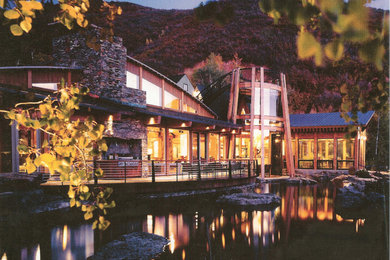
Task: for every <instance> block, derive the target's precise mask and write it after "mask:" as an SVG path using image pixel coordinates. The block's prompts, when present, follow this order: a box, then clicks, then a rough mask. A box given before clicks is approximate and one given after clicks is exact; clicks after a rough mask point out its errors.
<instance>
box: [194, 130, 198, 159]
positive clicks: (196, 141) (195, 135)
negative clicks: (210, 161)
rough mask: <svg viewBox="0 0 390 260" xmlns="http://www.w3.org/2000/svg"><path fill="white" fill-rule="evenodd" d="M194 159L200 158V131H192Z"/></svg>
mask: <svg viewBox="0 0 390 260" xmlns="http://www.w3.org/2000/svg"><path fill="white" fill-rule="evenodd" d="M192 159H193V160H195V161H196V160H199V155H198V133H192Z"/></svg>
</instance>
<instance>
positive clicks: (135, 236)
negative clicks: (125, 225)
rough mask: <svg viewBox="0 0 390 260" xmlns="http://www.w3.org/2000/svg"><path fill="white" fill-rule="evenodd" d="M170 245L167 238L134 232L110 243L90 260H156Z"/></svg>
mask: <svg viewBox="0 0 390 260" xmlns="http://www.w3.org/2000/svg"><path fill="white" fill-rule="evenodd" d="M168 244H169V240H168V239H166V238H165V237H161V236H158V235H154V234H150V233H145V232H133V233H130V234H126V235H123V236H121V237H120V238H119V239H118V240H114V241H111V242H109V243H108V244H106V245H104V246H103V247H102V248H101V249H100V250H99V251H98V252H97V253H96V254H94V255H93V256H91V257H88V259H89V260H105V259H113V260H114V259H134V260H136V259H137V260H138V259H139V260H148V259H154V258H156V257H157V256H159V255H160V254H161V253H162V252H164V247H165V246H166V245H168Z"/></svg>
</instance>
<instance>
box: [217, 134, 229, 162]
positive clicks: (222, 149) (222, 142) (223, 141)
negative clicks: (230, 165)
mask: <svg viewBox="0 0 390 260" xmlns="http://www.w3.org/2000/svg"><path fill="white" fill-rule="evenodd" d="M227 142H228V138H227V136H226V135H221V136H220V137H219V156H220V157H219V158H220V159H227V151H228V149H227V147H228V143H227Z"/></svg>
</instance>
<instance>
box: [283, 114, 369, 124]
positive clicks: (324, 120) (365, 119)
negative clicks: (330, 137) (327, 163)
mask: <svg viewBox="0 0 390 260" xmlns="http://www.w3.org/2000/svg"><path fill="white" fill-rule="evenodd" d="M348 115H349V116H352V113H351V112H349V113H348ZM357 115H358V124H360V125H363V126H366V125H367V124H368V123H369V122H370V120H371V118H372V116H373V115H374V111H368V112H366V113H362V112H358V114H357ZM352 124H353V122H346V121H345V120H344V118H342V117H341V112H334V113H316V114H292V115H290V126H291V127H316V126H317V127H321V126H348V125H352Z"/></svg>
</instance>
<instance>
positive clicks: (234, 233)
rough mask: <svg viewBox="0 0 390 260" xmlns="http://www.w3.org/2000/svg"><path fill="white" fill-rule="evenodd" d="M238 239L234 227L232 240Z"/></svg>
mask: <svg viewBox="0 0 390 260" xmlns="http://www.w3.org/2000/svg"><path fill="white" fill-rule="evenodd" d="M235 239H236V232H235V231H234V229H232V240H233V241H234V240H235Z"/></svg>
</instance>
